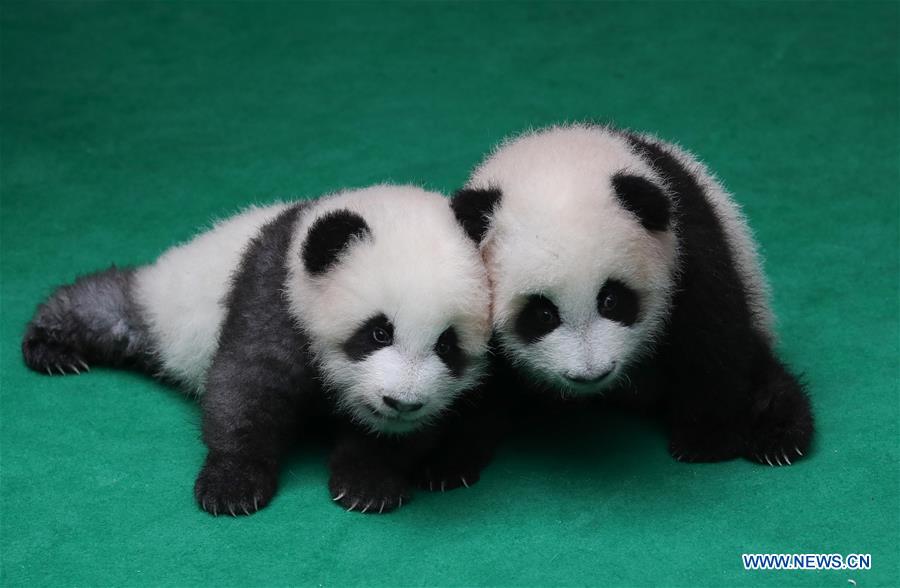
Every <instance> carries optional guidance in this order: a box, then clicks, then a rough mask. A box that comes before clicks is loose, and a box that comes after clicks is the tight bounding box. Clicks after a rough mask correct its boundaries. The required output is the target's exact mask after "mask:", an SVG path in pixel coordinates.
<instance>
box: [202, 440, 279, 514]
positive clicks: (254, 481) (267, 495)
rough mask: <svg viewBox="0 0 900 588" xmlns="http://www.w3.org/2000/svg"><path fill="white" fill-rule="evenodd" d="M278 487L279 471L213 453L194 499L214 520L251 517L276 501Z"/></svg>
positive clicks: (255, 462)
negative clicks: (230, 517)
mask: <svg viewBox="0 0 900 588" xmlns="http://www.w3.org/2000/svg"><path fill="white" fill-rule="evenodd" d="M277 487H278V474H277V469H275V468H272V467H271V466H269V465H267V464H265V463H263V462H261V461H256V460H251V459H247V458H243V457H238V456H233V455H226V454H221V453H213V452H210V454H209V455H207V457H206V462H205V463H204V464H203V469H201V470H200V474H199V475H198V476H197V482H196V483H195V484H194V497H195V498H196V499H197V504H199V505H200V508H202V509H203V510H205V511H206V512H208V513H210V514H212V515H213V516H218V515H220V514H230V515H231V516H238V515H250V514H253V513H254V512H256V511H258V510H259V509H261V508H263V507H264V506H266V505H267V504H268V503H269V501H270V500H272V497H273V496H274V495H275V490H276V489H277Z"/></svg>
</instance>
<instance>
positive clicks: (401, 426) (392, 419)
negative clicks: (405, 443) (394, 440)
mask: <svg viewBox="0 0 900 588" xmlns="http://www.w3.org/2000/svg"><path fill="white" fill-rule="evenodd" d="M363 406H364V407H365V409H366V410H367V411H368V413H369V415H370V418H371V419H372V420H374V421H375V422H376V423H377V427H378V428H379V429H384V430H385V431H389V432H406V431H412V430H413V429H416V428H418V427H419V426H420V425H421V424H422V423H423V422H424V421H425V419H424V418H423V416H424V413H422V412H419V413H417V414H415V415H412V414H402V413H401V414H387V413H385V412H382V411H380V410H378V409H377V408H375V407H374V406H372V405H371V404H369V403H368V402H364V403H363Z"/></svg>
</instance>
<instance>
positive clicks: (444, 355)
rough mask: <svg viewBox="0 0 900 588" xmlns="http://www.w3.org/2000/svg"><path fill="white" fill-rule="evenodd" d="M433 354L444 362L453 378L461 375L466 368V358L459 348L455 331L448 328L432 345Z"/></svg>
mask: <svg viewBox="0 0 900 588" xmlns="http://www.w3.org/2000/svg"><path fill="white" fill-rule="evenodd" d="M434 352H435V353H436V354H437V356H438V357H439V358H440V359H441V361H442V362H444V365H446V366H447V369H448V370H450V373H451V374H453V376H455V377H459V376H460V375H462V373H463V370H465V367H466V357H465V355H464V354H463V351H462V349H460V347H459V337H458V336H457V335H456V329H454V328H453V327H448V328H447V329H446V330H445V331H444V332H443V333H441V336H440V337H438V340H437V342H436V343H435V344H434Z"/></svg>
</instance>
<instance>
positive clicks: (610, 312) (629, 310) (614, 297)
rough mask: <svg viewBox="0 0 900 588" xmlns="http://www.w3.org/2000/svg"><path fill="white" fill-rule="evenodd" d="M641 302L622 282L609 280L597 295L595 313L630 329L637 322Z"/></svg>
mask: <svg viewBox="0 0 900 588" xmlns="http://www.w3.org/2000/svg"><path fill="white" fill-rule="evenodd" d="M640 310H641V302H640V298H639V297H638V294H637V292H635V291H634V290H633V289H631V288H629V287H628V286H627V285H626V284H625V283H624V282H621V281H619V280H613V279H609V280H606V283H605V284H603V287H602V288H600V293H599V294H597V311H598V312H599V313H600V316H602V317H605V318H608V319H609V320H611V321H616V322H619V323H622V324H623V325H625V326H626V327H630V326H631V325H633V324H634V323H635V321H637V318H638V314H639V313H640Z"/></svg>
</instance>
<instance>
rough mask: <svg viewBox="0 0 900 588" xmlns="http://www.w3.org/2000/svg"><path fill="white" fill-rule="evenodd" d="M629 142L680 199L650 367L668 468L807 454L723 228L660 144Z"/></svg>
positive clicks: (793, 399) (804, 420)
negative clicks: (665, 300) (667, 306)
mask: <svg viewBox="0 0 900 588" xmlns="http://www.w3.org/2000/svg"><path fill="white" fill-rule="evenodd" d="M628 138H629V140H630V141H631V143H632V145H633V146H634V148H635V150H636V151H638V152H639V153H640V154H641V156H642V157H644V158H645V159H646V160H647V161H648V162H649V163H650V164H651V165H653V166H654V167H655V168H656V169H657V170H658V171H659V172H660V173H661V174H662V175H663V177H664V178H665V179H666V181H667V182H668V185H669V187H670V189H671V190H672V191H673V192H674V193H676V194H678V203H677V209H676V211H675V215H676V216H677V219H676V220H677V225H678V234H679V247H680V256H681V258H680V266H681V272H680V273H679V275H678V281H677V283H676V284H675V295H674V299H673V301H672V310H671V314H670V316H669V317H668V325H667V329H666V334H665V337H664V340H663V342H662V344H661V346H660V348H659V350H658V360H659V363H660V367H661V368H662V370H663V372H662V374H663V375H662V381H663V382H664V383H665V386H666V390H665V393H664V394H665V407H666V413H667V420H668V423H669V427H670V429H671V445H670V450H671V452H672V454H673V456H675V457H676V459H680V460H685V461H716V460H722V459H729V458H734V457H738V456H744V457H747V458H749V459H753V460H756V461H761V462H766V461H767V460H773V459H775V458H776V457H777V460H776V461H777V462H778V463H781V462H782V459H783V458H785V459H791V460H793V459H796V458H798V457H800V456H801V455H802V454H805V453H806V452H807V451H808V449H809V446H810V443H811V440H812V435H813V421H812V413H811V408H810V403H809V398H808V397H807V395H806V391H805V390H804V388H803V386H802V384H801V383H800V382H799V381H798V380H797V378H795V377H794V376H793V375H791V374H790V372H789V371H788V370H787V368H785V367H784V365H783V364H781V362H780V361H779V360H778V359H777V358H776V357H775V354H774V352H773V351H772V349H771V345H770V344H769V342H768V341H766V340H765V338H764V335H762V334H761V333H760V332H759V330H758V329H757V328H755V327H754V324H753V316H752V313H751V309H750V307H749V301H748V296H747V292H746V290H745V288H744V286H743V283H742V281H741V279H740V276H739V275H738V273H737V269H736V267H735V263H734V260H733V259H732V257H731V254H730V250H729V247H728V244H727V242H726V239H725V234H724V229H723V227H722V226H721V225H720V223H719V220H718V217H717V216H716V215H715V213H714V212H713V210H712V207H711V205H710V203H709V201H708V200H707V198H706V195H705V194H704V192H703V189H702V188H701V186H700V185H699V184H698V183H697V180H696V179H695V177H694V176H693V175H692V174H691V173H690V171H689V170H687V169H685V168H684V167H683V166H682V165H681V164H680V163H679V162H678V161H677V160H676V159H675V158H674V157H672V156H671V155H669V154H668V153H667V152H666V151H665V150H664V149H662V148H661V147H660V146H659V145H656V144H654V143H650V142H648V141H645V140H643V139H641V138H639V137H636V136H629V137H628Z"/></svg>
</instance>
